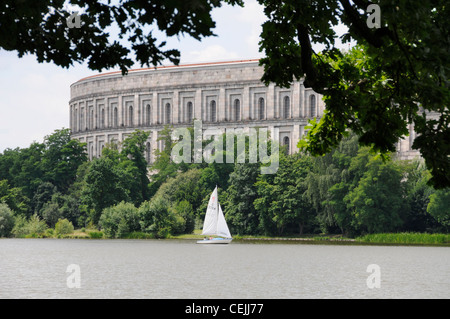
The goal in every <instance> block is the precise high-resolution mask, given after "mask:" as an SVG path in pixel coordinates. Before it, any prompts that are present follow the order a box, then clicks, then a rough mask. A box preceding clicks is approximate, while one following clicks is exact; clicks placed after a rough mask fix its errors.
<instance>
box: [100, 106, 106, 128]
mask: <svg viewBox="0 0 450 319" xmlns="http://www.w3.org/2000/svg"><path fill="white" fill-rule="evenodd" d="M100 127H101V128H105V109H104V108H102V110H101V111H100Z"/></svg>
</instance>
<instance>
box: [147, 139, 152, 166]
mask: <svg viewBox="0 0 450 319" xmlns="http://www.w3.org/2000/svg"><path fill="white" fill-rule="evenodd" d="M151 152H152V148H151V145H150V142H147V144H146V145H145V159H146V160H147V164H150V160H151V154H152V153H151Z"/></svg>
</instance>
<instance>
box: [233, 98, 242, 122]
mask: <svg viewBox="0 0 450 319" xmlns="http://www.w3.org/2000/svg"><path fill="white" fill-rule="evenodd" d="M234 120H235V121H240V120H241V101H240V100H239V99H236V100H234Z"/></svg>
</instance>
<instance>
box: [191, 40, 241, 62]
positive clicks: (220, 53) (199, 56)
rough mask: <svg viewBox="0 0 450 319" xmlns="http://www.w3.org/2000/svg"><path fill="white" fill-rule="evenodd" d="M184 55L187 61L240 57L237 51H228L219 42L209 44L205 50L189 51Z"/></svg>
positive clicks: (221, 59) (209, 60)
mask: <svg viewBox="0 0 450 319" xmlns="http://www.w3.org/2000/svg"><path fill="white" fill-rule="evenodd" d="M183 57H184V58H185V60H186V61H190V62H212V61H225V60H232V59H233V60H234V59H239V55H238V54H237V53H235V52H231V51H227V49H225V48H224V47H223V46H221V45H218V44H214V45H210V46H207V47H206V48H204V49H203V50H196V51H190V52H187V53H186V54H184V55H183Z"/></svg>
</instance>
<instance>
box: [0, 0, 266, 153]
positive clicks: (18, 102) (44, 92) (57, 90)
mask: <svg viewBox="0 0 450 319" xmlns="http://www.w3.org/2000/svg"><path fill="white" fill-rule="evenodd" d="M212 15H213V19H214V21H216V28H215V30H214V33H215V34H216V35H217V36H215V37H208V38H204V39H202V40H201V41H198V40H195V39H193V38H190V37H180V38H178V39H177V38H173V39H160V40H167V48H176V49H178V50H179V51H180V53H181V63H182V64H186V63H198V62H212V61H229V60H245V59H256V58H261V57H263V54H262V53H261V52H259V47H258V42H259V35H260V33H261V24H262V23H264V21H266V18H265V15H264V13H263V8H262V6H260V5H259V4H258V3H257V1H256V0H245V6H244V7H243V8H241V7H237V6H236V7H232V6H229V5H224V6H222V7H221V8H217V9H215V10H214V11H213V13H212ZM136 67H137V68H139V67H140V66H139V65H136ZM109 71H111V70H109ZM104 72H108V70H105V71H104ZM93 74H98V72H96V71H91V70H89V69H88V68H87V67H86V66H85V65H82V64H74V65H73V66H72V67H71V68H69V69H64V68H62V67H58V66H56V65H54V64H52V63H38V62H37V60H36V58H35V56H32V55H27V56H24V57H22V58H18V56H17V53H16V52H14V51H5V50H3V49H0V152H3V151H4V150H5V149H6V148H16V147H20V148H25V147H28V146H30V144H31V143H33V142H34V141H36V142H43V140H44V137H45V136H47V135H50V134H52V133H53V132H54V131H55V130H57V129H62V128H68V127H69V100H70V85H71V84H72V83H74V82H76V81H78V80H79V79H81V78H84V77H86V76H89V75H93Z"/></svg>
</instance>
